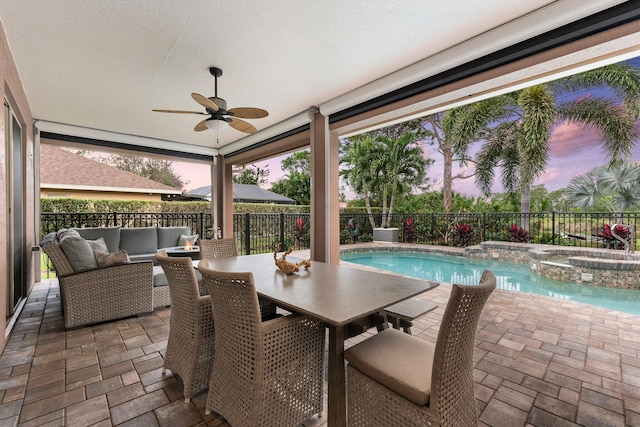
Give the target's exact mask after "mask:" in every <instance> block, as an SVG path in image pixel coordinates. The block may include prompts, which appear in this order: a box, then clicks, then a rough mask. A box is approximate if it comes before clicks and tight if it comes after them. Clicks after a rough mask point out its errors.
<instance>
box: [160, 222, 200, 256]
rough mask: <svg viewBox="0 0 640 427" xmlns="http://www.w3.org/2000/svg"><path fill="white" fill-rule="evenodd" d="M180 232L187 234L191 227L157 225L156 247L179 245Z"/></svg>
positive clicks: (189, 232)
mask: <svg viewBox="0 0 640 427" xmlns="http://www.w3.org/2000/svg"><path fill="white" fill-rule="evenodd" d="M181 234H184V235H189V234H191V229H190V228H189V227H158V246H157V247H156V249H160V248H170V247H172V246H179V245H180V244H179V243H178V240H179V239H180V235H181ZM154 252H155V250H154Z"/></svg>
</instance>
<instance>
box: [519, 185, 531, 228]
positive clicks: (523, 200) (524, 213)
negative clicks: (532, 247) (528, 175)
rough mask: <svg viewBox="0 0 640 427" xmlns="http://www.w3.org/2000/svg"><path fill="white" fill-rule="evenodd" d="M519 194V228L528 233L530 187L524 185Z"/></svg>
mask: <svg viewBox="0 0 640 427" xmlns="http://www.w3.org/2000/svg"><path fill="white" fill-rule="evenodd" d="M520 191H521V193H520V224H521V225H520V226H521V227H522V228H523V229H525V230H527V231H529V217H530V210H531V186H530V185H528V184H524V185H522V187H521V190H520Z"/></svg>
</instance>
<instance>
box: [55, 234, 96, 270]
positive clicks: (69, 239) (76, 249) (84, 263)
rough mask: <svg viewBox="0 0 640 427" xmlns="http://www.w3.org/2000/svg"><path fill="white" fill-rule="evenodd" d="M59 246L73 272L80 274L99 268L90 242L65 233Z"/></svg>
mask: <svg viewBox="0 0 640 427" xmlns="http://www.w3.org/2000/svg"><path fill="white" fill-rule="evenodd" d="M59 244H60V248H61V249H62V252H64V254H65V256H66V257H67V259H68V260H69V263H70V264H71V266H72V267H73V271H75V272H80V271H85V270H89V269H92V268H96V267H98V263H97V262H96V258H95V257H94V256H93V250H92V249H91V246H90V245H89V242H87V241H86V240H85V239H83V238H82V237H80V236H77V235H76V233H69V232H67V233H63V234H62V237H61V238H60V243H59Z"/></svg>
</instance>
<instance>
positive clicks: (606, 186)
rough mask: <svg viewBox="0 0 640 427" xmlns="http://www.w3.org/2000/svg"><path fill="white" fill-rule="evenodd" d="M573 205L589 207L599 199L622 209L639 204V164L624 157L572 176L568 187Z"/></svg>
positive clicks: (611, 207)
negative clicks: (621, 159)
mask: <svg viewBox="0 0 640 427" xmlns="http://www.w3.org/2000/svg"><path fill="white" fill-rule="evenodd" d="M567 194H568V195H569V199H570V200H571V202H572V204H573V205H574V206H577V207H580V208H591V207H593V206H595V205H596V204H597V203H598V202H605V203H608V204H610V206H609V210H611V211H613V212H615V213H622V212H624V211H626V210H627V209H629V208H632V207H635V206H638V205H640V166H639V165H638V164H636V163H632V162H629V161H627V160H623V161H617V162H614V163H612V164H610V165H608V166H600V167H598V168H595V169H592V170H590V171H588V172H587V173H585V174H584V175H580V176H577V177H575V178H574V179H572V180H571V182H570V183H569V186H568V187H567Z"/></svg>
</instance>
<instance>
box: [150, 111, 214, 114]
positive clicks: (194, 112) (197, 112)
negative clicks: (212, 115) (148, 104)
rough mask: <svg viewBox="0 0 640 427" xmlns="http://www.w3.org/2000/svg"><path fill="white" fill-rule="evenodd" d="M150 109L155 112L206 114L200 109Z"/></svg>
mask: <svg viewBox="0 0 640 427" xmlns="http://www.w3.org/2000/svg"><path fill="white" fill-rule="evenodd" d="M151 111H155V112H156V113H178V114H204V115H207V113H203V112H201V111H185V110H151Z"/></svg>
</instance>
